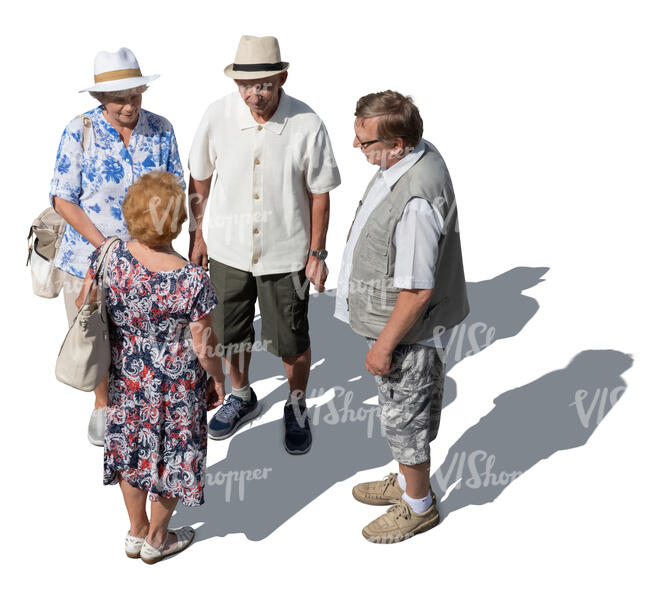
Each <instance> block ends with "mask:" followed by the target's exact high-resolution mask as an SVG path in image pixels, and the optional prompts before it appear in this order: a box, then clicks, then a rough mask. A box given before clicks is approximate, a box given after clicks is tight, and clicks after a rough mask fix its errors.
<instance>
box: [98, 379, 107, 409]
mask: <svg viewBox="0 0 650 590" xmlns="http://www.w3.org/2000/svg"><path fill="white" fill-rule="evenodd" d="M107 403H108V374H107V375H106V377H104V378H103V379H102V382H101V383H100V384H99V385H98V386H97V389H95V409H96V410H97V409H99V408H105V407H106V404H107Z"/></svg>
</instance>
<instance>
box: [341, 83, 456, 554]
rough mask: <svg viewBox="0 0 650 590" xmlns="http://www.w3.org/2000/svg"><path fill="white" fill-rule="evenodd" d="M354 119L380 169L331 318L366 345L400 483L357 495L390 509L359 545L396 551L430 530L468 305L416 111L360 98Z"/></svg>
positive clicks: (437, 176) (442, 182)
mask: <svg viewBox="0 0 650 590" xmlns="http://www.w3.org/2000/svg"><path fill="white" fill-rule="evenodd" d="M355 117H356V119H355V123H354V130H355V138H354V143H353V145H354V146H355V147H358V148H360V149H361V152H362V153H363V154H364V156H365V157H366V158H367V160H368V161H369V162H370V163H371V164H376V165H378V166H379V167H380V169H379V171H378V172H377V174H376V175H375V176H374V178H373V179H372V181H371V182H370V185H369V186H368V189H367V190H366V194H365V195H364V197H363V200H362V201H361V203H360V205H359V208H358V210H357V214H356V217H355V219H354V222H353V224H352V228H351V230H350V234H349V236H348V242H347V244H346V247H345V251H344V254H343V264H342V267H341V274H340V276H339V283H338V289H337V297H336V311H335V314H334V315H335V317H337V318H339V319H341V320H343V321H345V322H349V323H350V326H351V327H352V329H353V330H354V331H355V332H357V333H359V334H361V335H362V336H365V337H366V339H367V341H368V344H369V347H370V351H369V352H368V354H367V356H366V363H365V364H366V369H367V370H368V371H369V372H370V373H372V374H373V375H374V376H375V379H376V381H377V385H378V388H379V405H380V408H381V424H382V428H383V431H384V432H385V433H386V437H387V439H388V443H389V446H390V449H391V451H392V454H393V457H394V459H395V460H396V461H397V462H398V464H399V473H398V474H396V473H391V474H390V475H388V476H387V477H386V478H385V479H384V480H383V481H375V482H369V483H362V484H359V485H357V486H355V487H354V489H353V491H352V493H353V496H354V497H355V498H356V499H357V500H359V501H360V502H364V503H366V504H372V505H391V507H390V508H389V509H388V511H387V512H386V513H385V514H382V515H381V516H380V517H379V518H377V519H376V520H374V521H373V522H371V523H370V524H369V525H367V526H366V527H365V528H364V529H363V531H362V532H363V536H364V537H365V538H366V539H368V540H370V541H373V542H379V543H394V542H397V541H402V540H404V539H407V538H409V537H411V536H413V535H414V534H417V533H421V532H423V531H426V530H428V529H430V528H432V527H434V526H435V525H436V524H438V519H439V515H438V511H437V510H436V506H435V497H434V495H433V492H432V491H431V487H430V485H429V457H430V455H429V443H430V442H431V441H432V440H433V439H434V438H435V437H436V435H437V432H438V425H439V422H440V409H441V406H442V390H443V383H444V345H445V340H446V339H447V338H446V337H445V333H446V331H447V330H448V329H449V328H451V327H452V326H454V325H456V324H458V323H460V322H461V321H462V320H463V319H464V318H465V317H466V316H467V314H468V313H469V305H468V302H467V293H466V288H465V276H464V272H463V260H462V254H461V247H460V237H459V234H458V228H457V213H456V202H455V198H454V192H453V188H452V184H451V179H450V178H449V173H448V171H447V167H446V166H445V163H444V161H443V159H442V157H441V156H440V154H439V153H438V151H437V150H436V148H435V147H434V146H433V145H431V144H430V143H428V142H426V141H424V140H423V139H422V127H423V125H422V119H421V117H420V113H419V111H418V109H417V107H416V106H415V105H414V104H413V102H412V100H411V99H410V98H408V97H405V96H402V95H401V94H399V93H397V92H393V91H390V90H387V91H385V92H379V93H375V94H369V95H367V96H364V97H362V98H360V99H359V101H358V102H357V107H356V111H355Z"/></svg>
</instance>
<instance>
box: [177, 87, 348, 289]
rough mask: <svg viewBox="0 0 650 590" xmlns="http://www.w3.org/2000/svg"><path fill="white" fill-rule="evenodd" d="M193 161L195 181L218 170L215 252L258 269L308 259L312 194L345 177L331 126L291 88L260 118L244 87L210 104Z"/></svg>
mask: <svg viewBox="0 0 650 590" xmlns="http://www.w3.org/2000/svg"><path fill="white" fill-rule="evenodd" d="M189 168H190V173H191V175H192V177H193V178H195V179H196V180H205V179H207V178H209V177H210V176H211V175H215V176H216V179H215V181H214V185H213V190H212V196H211V202H210V218H209V227H208V232H207V234H208V239H207V246H208V256H209V257H210V258H213V259H215V260H217V261H219V262H221V263H223V264H227V265H228V266H233V267H235V268H238V269H240V270H244V271H248V272H251V273H252V274H253V275H255V276H259V275H265V274H273V273H282V272H289V271H294V270H299V269H301V268H303V267H304V266H305V264H306V261H307V256H308V251H309V245H310V240H311V218H310V212H309V197H308V193H312V194H320V193H327V192H329V191H331V190H333V189H334V188H336V187H337V186H338V185H339V184H340V182H341V179H340V175H339V170H338V167H337V165H336V160H335V159H334V153H333V151H332V146H331V144H330V140H329V136H328V135H327V130H326V129H325V125H324V124H323V122H322V121H321V120H320V118H319V117H318V115H316V113H314V111H312V110H311V109H310V108H309V107H308V106H307V105H306V104H305V103H303V102H300V101H299V100H296V99H295V98H292V97H291V96H289V95H287V94H286V93H285V92H284V91H282V94H281V97H280V102H279V104H278V107H277V109H276V111H275V113H274V114H273V116H272V117H271V118H270V119H269V120H268V121H267V122H266V123H261V124H260V123H258V122H257V121H255V119H253V116H252V114H251V112H250V109H249V108H248V107H247V106H246V103H244V101H243V99H242V98H241V96H240V95H239V93H237V92H234V93H233V94H229V95H227V96H225V97H223V98H221V99H220V100H218V101H216V102H215V103H213V104H212V105H210V107H208V110H207V111H206V113H205V115H204V116H203V119H202V120H201V123H200V124H199V128H198V130H197V132H196V135H195V137H194V142H193V143H192V149H191V151H190V158H189Z"/></svg>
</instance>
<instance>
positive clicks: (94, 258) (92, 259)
mask: <svg viewBox="0 0 650 590" xmlns="http://www.w3.org/2000/svg"><path fill="white" fill-rule="evenodd" d="M108 239H109V238H105V239H104V241H103V242H102V243H101V244H100V245H99V246H98V247H97V248H96V249H95V250H93V251H92V252H91V253H90V256H88V262H89V266H88V270H89V272H90V276H91V278H93V279H94V278H95V275H96V274H97V263H98V262H99V255H100V254H101V253H102V248H103V247H104V244H105V243H106V241H107V240H108Z"/></svg>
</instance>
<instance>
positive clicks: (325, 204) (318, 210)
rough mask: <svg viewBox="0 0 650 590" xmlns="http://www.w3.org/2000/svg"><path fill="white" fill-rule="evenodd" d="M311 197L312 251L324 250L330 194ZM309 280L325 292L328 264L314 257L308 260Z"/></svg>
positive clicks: (307, 274)
mask: <svg viewBox="0 0 650 590" xmlns="http://www.w3.org/2000/svg"><path fill="white" fill-rule="evenodd" d="M308 196H309V213H310V216H311V240H310V246H309V248H310V250H324V249H325V242H326V240H327V228H328V225H329V220H330V194H329V193H321V194H312V193H308ZM305 273H306V276H307V278H308V279H309V280H310V281H311V282H312V283H313V285H314V286H315V287H316V290H317V291H319V292H322V291H324V290H325V281H326V279H327V275H328V269H327V264H325V261H324V260H319V259H318V258H316V257H314V256H311V255H310V256H309V258H308V259H307V268H306V270H305Z"/></svg>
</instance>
